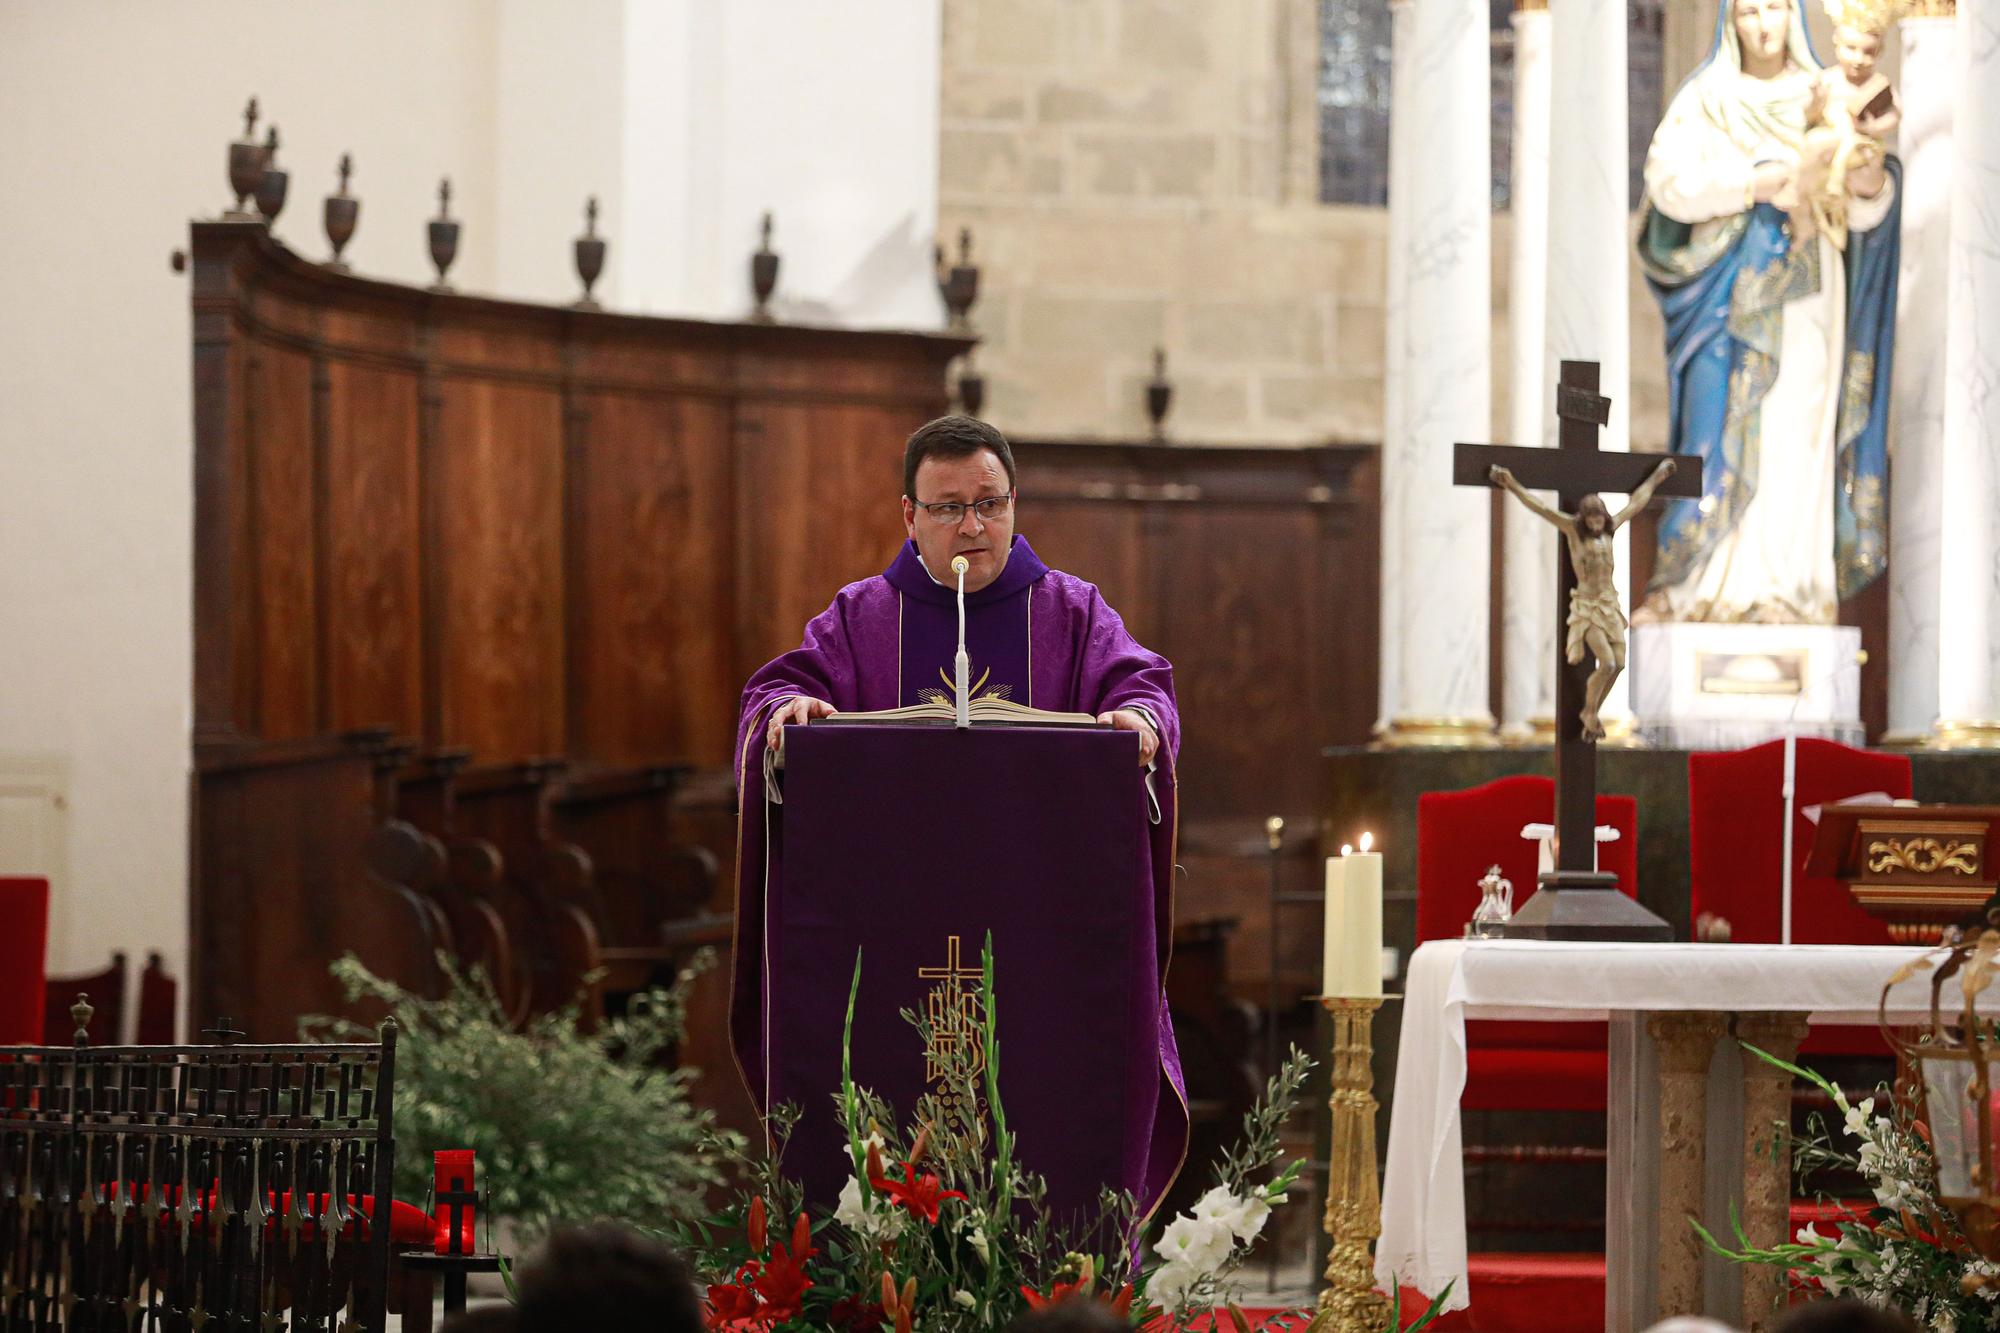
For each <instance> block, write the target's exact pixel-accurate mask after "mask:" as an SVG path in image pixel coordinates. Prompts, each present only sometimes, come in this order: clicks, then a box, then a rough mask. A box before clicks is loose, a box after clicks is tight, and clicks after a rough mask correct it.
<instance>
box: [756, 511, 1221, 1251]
mask: <svg viewBox="0 0 2000 1333" xmlns="http://www.w3.org/2000/svg"><path fill="white" fill-rule="evenodd" d="M965 601H966V649H967V655H968V656H969V657H970V658H971V662H972V668H971V674H970V676H969V679H968V683H969V684H970V685H971V686H972V687H973V689H972V693H973V695H974V696H975V697H980V696H984V695H991V694H996V693H997V694H999V695H1000V696H1001V697H1003V698H1008V699H1012V700H1013V701H1015V702H1017V703H1021V704H1026V705H1029V706H1031V707H1034V708H1040V709H1048V710H1052V711H1057V712H1080V713H1091V714H1097V713H1103V712H1109V711H1112V710H1115V709H1121V708H1134V709H1138V710H1140V711H1142V712H1144V713H1146V714H1149V715H1150V716H1151V718H1152V719H1153V720H1154V721H1155V723H1156V725H1157V727H1158V728H1159V732H1160V749H1159V754H1158V756H1157V758H1156V759H1155V761H1154V764H1155V771H1154V772H1153V773H1152V774H1151V775H1150V779H1149V781H1150V785H1151V788H1152V790H1153V793H1154V795H1155V797H1156V799H1157V812H1158V817H1157V820H1156V822H1154V823H1153V824H1152V826H1151V829H1150V836H1149V837H1148V840H1147V841H1148V846H1149V850H1150V854H1151V864H1150V872H1151V877H1152V883H1153V895H1152V897H1153V909H1154V921H1153V923H1152V926H1153V936H1154V939H1155V942H1156V945H1155V947H1156V948H1157V950H1158V955H1159V971H1158V975H1159V976H1160V977H1162V978H1164V977H1165V976H1166V969H1167V960H1168V955H1169V953H1170V952H1171V949H1172V944H1173V865H1174V844H1175V836H1176V826H1177V820H1178V808H1177V803H1176V800H1175V792H1174V757H1175V756H1176V755H1177V754H1178V753H1179V750H1180V715H1179V713H1178V711H1177V710H1176V708H1175V705H1174V687H1173V668H1172V667H1171V666H1170V665H1169V664H1168V663H1167V661H1166V659H1165V658H1163V657H1161V656H1160V655H1159V654H1157V653H1153V652H1149V651H1148V650H1147V649H1145V648H1144V647H1142V646H1141V645H1140V644H1139V642H1138V641H1137V640H1135V639H1134V638H1133V637H1132V636H1131V635H1130V634H1129V633H1127V632H1126V629H1125V624H1124V622H1123V621H1122V620H1120V619H1119V617H1118V613H1117V612H1116V611H1113V610H1112V609H1111V607H1110V605H1109V604H1108V603H1107V602H1106V601H1105V600H1104V597H1103V595H1102V594H1101V593H1099V592H1098V590H1097V589H1096V587H1094V586H1093V585H1091V584H1089V583H1086V582H1084V581H1083V580H1081V579H1078V578H1074V577H1072V576H1070V575H1068V574H1065V573H1062V572H1061V571H1059V570H1052V569H1050V568H1049V567H1048V566H1046V565H1044V564H1043V563H1042V562H1041V560H1040V559H1039V558H1038V557H1037V556H1036V555H1035V553H1034V550H1033V549H1032V548H1031V547H1030V546H1029V545H1028V543H1027V541H1026V540H1024V539H1023V538H1021V537H1018V536H1017V537H1015V538H1014V543H1013V546H1012V549H1011V550H1010V552H1009V555H1008V559H1007V565H1006V568H1005V569H1003V570H1002V571H1001V573H1000V577H999V578H998V579H996V580H994V582H993V583H992V584H990V585H989V586H987V587H985V588H982V589H980V590H979V591H978V592H975V593H969V594H967V596H966V599H965ZM957 633H958V631H957V603H956V595H955V593H954V592H953V590H952V589H950V588H947V587H943V586H941V585H939V584H938V583H937V582H935V581H934V580H933V579H932V578H931V577H930V575H929V574H928V573H927V572H926V571H925V569H924V567H923V564H922V562H921V561H920V560H919V559H918V557H917V551H916V546H915V544H914V543H907V542H906V543H905V544H904V547H903V549H902V551H901V552H900V553H899V554H898V555H897V557H896V559H895V560H894V561H893V562H892V563H891V564H890V566H889V568H888V569H887V570H886V571H884V572H883V573H881V574H879V575H876V576H875V577H873V578H868V579H863V580H861V581H860V582H859V583H851V584H849V585H848V586H847V587H845V588H842V589H841V590H840V592H839V593H838V594H837V595H836V596H835V597H834V599H833V604H832V605H831V606H829V607H827V609H826V610H825V611H822V612H821V613H820V614H819V615H817V616H815V617H813V619H812V620H811V622H810V623H808V624H807V625H806V631H805V641H804V643H803V644H801V646H799V647H798V648H795V649H793V650H792V651H790V652H788V653H785V654H783V655H782V656H780V657H778V658H776V659H774V660H772V661H771V662H768V663H766V664H765V665H764V666H763V667H762V668H761V669H760V670H758V671H757V673H756V674H755V675H753V676H752V677H751V678H750V680H749V682H748V683H747V684H746V685H745V686H744V688H743V704H742V713H741V716H740V719H739V722H738V726H737V733H736V754H737V773H736V777H737V784H738V791H739V793H740V796H739V806H738V816H739V828H740V834H739V838H738V848H739V852H738V856H737V893H736V947H735V961H734V967H735V976H734V982H733V993H732V1002H731V1010H730V1035H731V1039H732V1043H733V1045H734V1047H735V1050H736V1054H737V1059H738V1061H739V1062H740V1063H741V1065H742V1070H743V1074H744V1078H745V1081H746V1082H747V1083H748V1085H749V1087H750V1094H751V1097H752V1098H753V1099H754V1100H756V1101H757V1102H758V1103H759V1106H760V1109H761V1108H762V1099H763V1090H764V1083H765V1079H764V1073H765V1071H764V1068H763V1059H764V1056H763V1047H762V1042H761V1037H762V1035H763V1034H762V1032H761V1014H762V1009H763V1006H762V996H763V990H764V978H763V975H762V967H763V955H762V951H761V948H760V944H761V941H762V939H763V932H764V919H763V905H764V894H765V890H766V884H765V877H766V869H767V867H766V851H767V848H766V844H765V814H766V811H765V808H764V801H765V778H764V765H763V754H764V731H765V728H766V726H767V725H768V724H769V720H770V716H771V711H772V709H773V708H774V707H776V706H777V705H778V704H780V703H782V702H784V701H785V700H787V699H790V698H792V697H794V696H797V695H808V696H811V697H813V698H816V699H823V700H825V701H826V702H828V703H830V704H832V705H833V706H834V707H835V708H837V709H839V710H841V711H843V712H855V711H872V710H876V709H885V708H896V707H901V706H903V705H906V704H915V703H922V702H924V701H925V699H926V697H927V696H928V695H929V694H931V693H932V692H938V693H941V694H943V695H944V696H945V697H947V698H948V697H949V693H950V688H951V669H952V658H953V655H954V653H955V651H956V648H957ZM1112 832H1113V831H1111V830H1107V835H1108V836H1109V835H1111V834H1112ZM1158 1005H1159V1023H1158V1029H1157V1030H1158V1044H1159V1069H1160V1080H1161V1084H1160V1089H1159V1097H1158V1099H1157V1103H1156V1104H1155V1106H1154V1108H1153V1110H1152V1113H1151V1115H1150V1117H1149V1123H1141V1124H1132V1125H1128V1126H1127V1127H1126V1132H1127V1133H1128V1134H1129V1135H1131V1136H1134V1138H1135V1139H1138V1140H1142V1141H1143V1142H1144V1143H1145V1145H1146V1151H1145V1167H1144V1170H1143V1172H1141V1173H1140V1174H1139V1177H1138V1180H1137V1181H1135V1182H1134V1184H1135V1193H1136V1194H1138V1196H1139V1199H1138V1202H1139V1208H1140V1211H1141V1213H1146V1212H1149V1211H1150V1210H1151V1209H1152V1208H1153V1207H1154V1206H1155V1205H1157V1204H1158V1203H1159V1201H1160V1199H1161V1197H1162V1196H1163V1195H1164V1194H1165V1193H1166V1191H1167V1188H1168V1186H1170V1185H1171V1184H1172V1183H1173V1178H1174V1176H1175V1175H1176V1174H1177V1173H1178V1172H1179V1170H1180V1166H1181V1162H1182V1160H1183V1158H1184V1157H1185V1156H1186V1152H1187V1130H1188V1118H1187V1095H1186V1088H1185V1084H1184V1082H1183V1080H1182V1077H1181V1068H1180V1056H1179V1052H1178V1051H1177V1049H1176V1047H1175V1044H1174V1032H1173V1024H1172V1022H1171V1020H1170V1019H1169V1017H1168V1012H1167V1001H1166V996H1165V993H1164V990H1162V991H1161V992H1160V994H1159V995H1158ZM1003 1009H1004V1001H1003ZM1001 1017H1002V1021H1003V1023H1004V1020H1005V1014H1004V1012H1003V1013H1002V1015H1001ZM831 1021H835V1022H837V1021H838V1015H833V1016H831ZM828 1091H829V1092H832V1091H834V1090H833V1089H828ZM899 1109H902V1110H907V1109H908V1108H899ZM1026 1165H1027V1166H1028V1167H1029V1169H1031V1170H1032V1169H1033V1168H1034V1163H1032V1162H1028V1163H1026Z"/></svg>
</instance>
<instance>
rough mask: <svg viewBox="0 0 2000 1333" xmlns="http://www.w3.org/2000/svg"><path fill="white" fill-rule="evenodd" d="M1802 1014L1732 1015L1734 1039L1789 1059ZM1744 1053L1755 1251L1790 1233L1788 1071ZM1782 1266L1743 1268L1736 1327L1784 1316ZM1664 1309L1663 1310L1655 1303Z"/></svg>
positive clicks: (1746, 1198)
mask: <svg viewBox="0 0 2000 1333" xmlns="http://www.w3.org/2000/svg"><path fill="white" fill-rule="evenodd" d="M1805 1035H1806V1016H1805V1015H1804V1014H1784V1013H1754V1014H1739V1015H1737V1018H1736V1037H1737V1040H1739V1041H1742V1042H1745V1043H1747V1044H1749V1045H1751V1046H1755V1047H1757V1049H1758V1050H1762V1051H1768V1052H1769V1053H1771V1054H1772V1055H1775V1056H1777V1057H1778V1058H1779V1059H1780V1060H1796V1059H1798V1055H1799V1043H1800V1042H1801V1041H1803V1040H1805ZM1742 1057H1743V1207H1742V1212H1741V1217H1742V1222H1743V1234H1744V1235H1745V1236H1747V1237H1749V1240H1750V1244H1751V1245H1753V1246H1756V1247H1759V1248H1768V1247H1770V1246H1773V1245H1781V1244H1783V1243H1784V1242H1786V1241H1788V1240H1790V1239H1791V1238H1792V1237H1791V1209H1792V1146H1791V1144H1792V1135H1791V1124H1792V1076H1791V1075H1790V1074H1788V1073H1786V1072H1785V1071H1784V1070H1782V1069H1779V1068H1778V1067H1777V1066H1776V1065H1773V1064H1770V1063H1769V1062H1767V1061H1765V1060H1762V1059H1760V1058H1759V1057H1758V1056H1757V1055H1755V1054H1754V1053H1753V1052H1750V1051H1744V1052H1742ZM1784 1276H1785V1275H1784V1270H1782V1269H1778V1268H1771V1267H1768V1266H1766V1265H1763V1264H1747V1265H1745V1266H1744V1269H1743V1311H1742V1315H1741V1316H1740V1318H1739V1320H1738V1324H1739V1326H1740V1327H1742V1328H1743V1329H1745V1330H1747V1333H1763V1331H1764V1330H1765V1329H1767V1328H1769V1327H1771V1325H1772V1324H1773V1323H1775V1322H1776V1320H1777V1317H1778V1316H1779V1315H1780V1314H1782V1313H1783V1311H1782V1310H1781V1309H1779V1307H1778V1298H1779V1296H1780V1295H1782V1294H1783V1292H1784ZM1660 1308H1661V1310H1662V1311H1663V1312H1664V1311H1665V1309H1666V1307H1665V1306H1664V1305H1663V1306H1661V1307H1660Z"/></svg>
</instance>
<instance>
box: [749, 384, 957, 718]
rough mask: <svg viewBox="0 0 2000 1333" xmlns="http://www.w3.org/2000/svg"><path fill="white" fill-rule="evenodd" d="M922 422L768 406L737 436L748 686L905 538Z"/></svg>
mask: <svg viewBox="0 0 2000 1333" xmlns="http://www.w3.org/2000/svg"><path fill="white" fill-rule="evenodd" d="M921 424H922V423H921V422H912V421H910V419H909V416H908V414H907V413H902V412H897V411H896V410H894V409H888V408H880V407H872V406H864V405H847V404H841V405H839V406H825V405H821V406H813V405H810V404H804V403H778V402H763V403H759V404H757V405H756V406H755V407H754V408H750V409H746V410H743V411H741V412H740V413H739V415H738V417H737V428H736V513H737V522H738V525H739V531H740V534H741V537H740V544H739V547H738V551H739V560H738V564H737V580H736V585H737V589H738V602H737V622H736V623H737V654H736V664H737V671H738V679H739V681H740V680H741V679H742V678H744V677H747V676H748V675H749V673H750V672H752V671H754V670H756V669H757V667H758V666H760V665H762V664H763V663H764V662H766V661H768V660H770V659H771V658H773V657H775V656H777V655H778V654H779V653H781V652H784V651H786V650H787V649H790V648H796V647H797V646H798V644H799V631H800V630H801V629H802V628H803V627H804V626H805V623H806V622H807V621H808V620H810V619H812V618H813V617H814V616H816V615H818V614H819V613H820V612H821V611H824V610H825V609H826V605H827V603H828V602H830V601H832V600H833V595H834V594H835V593H837V592H839V591H840V590H841V588H842V587H844V586H845V585H847V584H849V583H852V582H854V581H855V580H856V579H863V578H867V577H868V576H869V575H871V574H879V573H881V572H882V570H883V569H884V568H886V567H887V566H888V564H889V562H890V560H892V559H894V558H895V555H896V551H897V549H898V548H899V547H900V546H901V545H902V543H903V542H904V540H905V539H906V531H905V529H904V527H903V519H902V505H901V499H900V497H901V496H902V493H903V444H904V441H905V440H906V439H908V437H909V434H910V431H911V430H912V429H914V428H915V426H917V425H921Z"/></svg>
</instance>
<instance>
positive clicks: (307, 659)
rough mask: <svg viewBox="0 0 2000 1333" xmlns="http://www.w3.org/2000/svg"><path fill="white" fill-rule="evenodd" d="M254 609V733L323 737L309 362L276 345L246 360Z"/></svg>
mask: <svg viewBox="0 0 2000 1333" xmlns="http://www.w3.org/2000/svg"><path fill="white" fill-rule="evenodd" d="M249 412H250V430H249V457H248V459H247V460H246V462H247V465H248V468H249V473H248V475H249V482H250V494H251V523H252V525H253V526H252V531H253V532H254V534H255V535H254V545H253V547H252V550H253V552H254V558H255V560H256V570H257V576H258V577H257V581H256V584H255V597H254V600H253V602H252V604H251V608H250V610H251V616H252V624H253V625H254V627H255V628H254V631H253V633H252V636H251V637H252V641H253V642H254V644H255V646H256V652H257V657H258V661H259V662H260V663H261V670H260V672H259V681H258V683H259V686H260V689H259V692H258V709H257V718H258V728H259V730H260V731H261V732H262V733H263V734H264V735H266V736H271V737H277V738H291V737H299V736H311V735H316V734H318V732H319V730H320V728H319V719H318V717H317V715H316V702H317V699H318V693H319V686H318V682H317V680H316V679H315V674H314V673H315V665H316V664H315V660H314V659H315V656H316V654H315V652H314V648H315V643H314V634H313V580H314V578H315V576H316V571H315V569H314V567H313V548H312V542H311V539H310V538H311V533H312V526H313V525H312V514H313V440H312V362H311V360H310V359H309V358H308V357H306V356H305V355H303V354H301V353H299V352H297V351H295V350H292V349H290V348H286V347H281V346H276V345H270V344H266V345H262V346H258V347H255V348H254V349H253V350H252V352H251V354H250V401H249Z"/></svg>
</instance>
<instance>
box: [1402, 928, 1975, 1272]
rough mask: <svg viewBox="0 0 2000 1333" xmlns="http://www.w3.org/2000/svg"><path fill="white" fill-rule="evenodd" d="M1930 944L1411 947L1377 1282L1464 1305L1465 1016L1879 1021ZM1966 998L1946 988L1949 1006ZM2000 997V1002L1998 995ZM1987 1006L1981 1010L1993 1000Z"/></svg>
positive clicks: (1906, 1007) (1925, 1003) (1915, 981)
mask: <svg viewBox="0 0 2000 1333" xmlns="http://www.w3.org/2000/svg"><path fill="white" fill-rule="evenodd" d="M1927 952H1930V950H1927V949H1923V948H1914V947H1901V946H1888V945H1882V946H1869V945H1802V944H1795V945H1779V944H1587V943H1568V942H1564V943H1557V942H1554V941H1542V940H1478V941H1468V940H1432V941H1431V942H1429V943H1427V944H1424V945H1421V946H1419V948H1418V949H1417V951H1416V953H1414V954H1412V955H1411V957H1410V965H1409V971H1408V973H1407V974H1406V977H1405V984H1404V998H1403V1035H1402V1042H1401V1044H1400V1046H1398V1048H1397V1056H1396V1091H1395V1098H1394V1100H1393V1101H1392V1103H1391V1104H1390V1114H1389V1153H1388V1159H1387V1161H1386V1163H1385V1164H1384V1168H1383V1178H1382V1235H1381V1238H1380V1240H1379V1241H1378V1242H1377V1244H1376V1250H1375V1279H1376V1281H1377V1283H1378V1284H1380V1286H1381V1287H1382V1289H1383V1290H1385V1291H1394V1290H1396V1288H1397V1284H1398V1283H1401V1284H1402V1285H1404V1286H1411V1287H1415V1288H1416V1289H1417V1290H1419V1291H1421V1292H1423V1293H1424V1294H1425V1295H1426V1296H1428V1297H1434V1296H1436V1295H1437V1293H1438V1292H1440V1291H1442V1290H1443V1289H1444V1284H1445V1283H1447V1282H1451V1283H1452V1284H1453V1285H1452V1291H1451V1296H1450V1298H1449V1299H1448V1300H1447V1301H1446V1302H1445V1308H1446V1309H1452V1310H1456V1309H1461V1308H1463V1307H1464V1306H1465V1305H1466V1304H1467V1293H1466V1238H1465V1166H1464V1162H1463V1160H1462V1152H1463V1148H1462V1145H1461V1142H1460V1138H1459V1112H1458V1099H1459V1096H1460V1095H1461V1094H1462V1093H1463V1092H1464V1091H1465V1020H1466V1019H1467V1018H1511V1019H1541V1020H1548V1021H1553V1022H1586V1021H1593V1020H1598V1019H1604V1018H1607V1017H1610V1016H1611V1014H1612V1013H1613V1011H1617V1012H1621V1013H1636V1012H1653V1011H1662V1010H1667V1011H1672V1010H1680V1011H1700V1010H1705V1011H1710V1012H1722V1013H1744V1012H1757V1011H1764V1012H1777V1013H1807V1014H1809V1015H1810V1020H1809V1021H1811V1022H1814V1023H1869V1022H1873V1021H1874V1020H1875V1008H1876V1002H1877V1000H1879V999H1880V998H1881V994H1882V986H1883V984H1884V983H1885V982H1887V981H1888V980H1889V977H1890V975H1891V974H1892V973H1894V972H1895V970H1896V969H1897V968H1898V967H1900V966H1902V964H1903V963H1904V962H1906V961H1908V960H1909V959H1911V958H1914V957H1916V956H1917V955H1919V954H1923V953H1927ZM1929 978H1930V974H1929V973H1928V972H1924V973H1919V974H1918V975H1917V976H1916V977H1913V978H1911V979H1910V980H1909V981H1906V982H1904V983H1903V984H1902V985H1901V986H1898V987H1897V988H1896V992H1895V994H1894V995H1893V996H1892V997H1891V1005H1890V1016H1891V1017H1892V1018H1901V1019H1903V1020H1904V1021H1914V1020H1915V1019H1916V1018H1918V1017H1919V1016H1927V1015H1928V1014H1929V1012H1930V981H1929ZM1955 996H1956V989H1955V987H1948V988H1947V990H1946V993H1945V1003H1946V1005H1947V1007H1949V1006H1950V1004H1951V1003H1952V1000H1953V999H1954V998H1955ZM1996 1003H2000V999H1996ZM1982 1007H1984V1006H1982Z"/></svg>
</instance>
